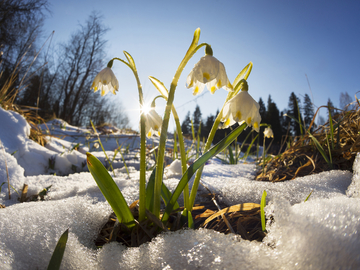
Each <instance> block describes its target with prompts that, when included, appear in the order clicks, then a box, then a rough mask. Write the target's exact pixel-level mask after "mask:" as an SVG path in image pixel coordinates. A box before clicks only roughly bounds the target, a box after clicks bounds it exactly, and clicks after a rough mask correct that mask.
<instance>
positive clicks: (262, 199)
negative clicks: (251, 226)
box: [260, 190, 267, 232]
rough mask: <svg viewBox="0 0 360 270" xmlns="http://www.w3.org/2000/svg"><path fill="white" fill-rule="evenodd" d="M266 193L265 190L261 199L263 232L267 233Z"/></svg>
mask: <svg viewBox="0 0 360 270" xmlns="http://www.w3.org/2000/svg"><path fill="white" fill-rule="evenodd" d="M266 195H267V193H266V191H265V190H264V192H263V194H262V197H261V203H260V215H261V228H262V231H263V232H265V231H266V228H265V206H266Z"/></svg>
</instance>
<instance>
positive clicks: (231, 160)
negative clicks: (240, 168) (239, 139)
mask: <svg viewBox="0 0 360 270" xmlns="http://www.w3.org/2000/svg"><path fill="white" fill-rule="evenodd" d="M228 149H229V163H230V164H236V163H235V159H234V154H233V150H232V147H231V144H230V145H229V147H228Z"/></svg>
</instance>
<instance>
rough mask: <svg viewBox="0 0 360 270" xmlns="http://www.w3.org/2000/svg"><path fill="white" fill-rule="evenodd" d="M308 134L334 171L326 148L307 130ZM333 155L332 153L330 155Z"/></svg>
mask: <svg viewBox="0 0 360 270" xmlns="http://www.w3.org/2000/svg"><path fill="white" fill-rule="evenodd" d="M287 116H288V117H290V118H291V119H293V120H294V121H296V122H297V123H299V125H301V123H300V122H299V121H298V120H297V119H295V118H294V117H293V116H291V115H287ZM307 133H308V134H309V137H310V138H311V139H312V140H313V142H314V144H315V146H316V148H317V150H318V151H319V152H320V154H321V155H322V157H323V158H324V159H325V161H326V163H327V164H328V165H329V167H330V168H331V169H332V167H333V166H332V162H330V160H329V158H328V156H327V155H326V153H325V151H324V148H323V147H322V146H321V144H320V143H319V141H318V140H317V139H316V138H315V137H314V136H313V135H312V134H311V133H310V131H309V130H307ZM330 154H331V153H330Z"/></svg>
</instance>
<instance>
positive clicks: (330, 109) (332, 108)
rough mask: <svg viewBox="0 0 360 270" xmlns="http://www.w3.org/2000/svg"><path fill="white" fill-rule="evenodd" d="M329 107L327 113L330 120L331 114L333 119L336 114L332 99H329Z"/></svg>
mask: <svg viewBox="0 0 360 270" xmlns="http://www.w3.org/2000/svg"><path fill="white" fill-rule="evenodd" d="M327 106H328V112H327V115H328V118H329V112H330V113H331V117H333V116H334V114H335V108H334V104H333V103H332V101H331V99H330V98H329V99H328V102H327Z"/></svg>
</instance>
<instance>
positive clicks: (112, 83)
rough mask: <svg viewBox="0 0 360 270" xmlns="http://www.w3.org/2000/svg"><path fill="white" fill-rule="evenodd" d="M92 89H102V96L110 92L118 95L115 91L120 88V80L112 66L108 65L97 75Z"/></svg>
mask: <svg viewBox="0 0 360 270" xmlns="http://www.w3.org/2000/svg"><path fill="white" fill-rule="evenodd" d="M90 89H94V92H96V91H98V90H101V92H100V93H101V95H102V96H105V95H106V94H107V93H108V92H111V93H113V94H114V95H116V93H115V91H118V89H119V82H118V80H117V79H116V77H115V74H114V72H113V71H112V70H111V68H109V67H106V68H104V69H103V70H102V71H100V72H99V73H98V75H96V77H95V79H94V81H93V83H92V85H91V88H90Z"/></svg>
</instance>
